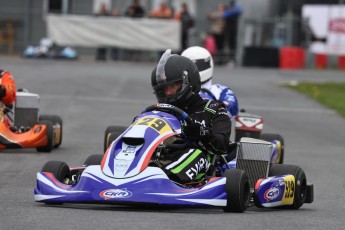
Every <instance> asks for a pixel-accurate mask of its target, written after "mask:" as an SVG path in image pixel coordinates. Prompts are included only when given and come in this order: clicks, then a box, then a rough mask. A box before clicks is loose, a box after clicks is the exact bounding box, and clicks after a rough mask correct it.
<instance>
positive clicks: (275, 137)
mask: <svg viewBox="0 0 345 230" xmlns="http://www.w3.org/2000/svg"><path fill="white" fill-rule="evenodd" d="M260 139H261V140H264V141H268V142H272V141H274V140H278V141H280V143H281V150H280V156H279V158H278V162H276V164H283V163H284V152H285V140H284V138H283V137H282V136H281V135H280V134H276V133H261V135H260Z"/></svg>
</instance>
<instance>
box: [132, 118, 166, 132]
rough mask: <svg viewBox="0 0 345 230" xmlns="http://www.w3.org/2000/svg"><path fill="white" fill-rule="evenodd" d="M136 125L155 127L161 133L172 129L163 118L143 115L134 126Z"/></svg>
mask: <svg viewBox="0 0 345 230" xmlns="http://www.w3.org/2000/svg"><path fill="white" fill-rule="evenodd" d="M135 125H145V126H149V127H151V128H153V129H154V130H156V131H157V132H158V133H159V134H162V133H165V132H167V131H168V130H169V129H170V126H169V125H168V124H167V123H166V122H165V121H164V120H162V119H159V118H155V117H143V118H140V119H138V120H137V121H136V122H135V123H134V124H133V126H135Z"/></svg>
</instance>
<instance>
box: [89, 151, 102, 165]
mask: <svg viewBox="0 0 345 230" xmlns="http://www.w3.org/2000/svg"><path fill="white" fill-rule="evenodd" d="M103 156H104V155H103V154H93V155H90V156H89V157H88V158H86V160H85V161H84V165H86V166H89V165H100V164H101V162H102V159H103Z"/></svg>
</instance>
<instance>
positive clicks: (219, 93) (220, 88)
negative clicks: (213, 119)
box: [200, 80, 238, 117]
mask: <svg viewBox="0 0 345 230" xmlns="http://www.w3.org/2000/svg"><path fill="white" fill-rule="evenodd" d="M200 96H201V97H203V98H204V99H212V100H218V101H221V102H223V103H224V104H225V106H226V110H227V111H228V112H229V114H230V115H231V117H234V116H237V115H238V101H237V98H236V96H235V94H234V92H233V91H232V90H231V89H230V87H228V86H225V85H220V84H212V81H211V80H210V81H208V82H206V83H204V84H203V85H202V89H201V91H200Z"/></svg>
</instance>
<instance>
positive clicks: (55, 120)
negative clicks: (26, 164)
mask: <svg viewBox="0 0 345 230" xmlns="http://www.w3.org/2000/svg"><path fill="white" fill-rule="evenodd" d="M44 120H46V121H51V122H52V123H53V125H55V124H59V126H60V133H59V136H58V138H57V140H55V142H56V143H55V144H54V148H58V147H59V146H60V145H61V143H62V134H63V132H62V131H63V122H62V119H61V117H60V116H57V115H40V117H39V121H44Z"/></svg>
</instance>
